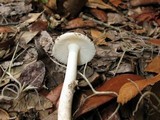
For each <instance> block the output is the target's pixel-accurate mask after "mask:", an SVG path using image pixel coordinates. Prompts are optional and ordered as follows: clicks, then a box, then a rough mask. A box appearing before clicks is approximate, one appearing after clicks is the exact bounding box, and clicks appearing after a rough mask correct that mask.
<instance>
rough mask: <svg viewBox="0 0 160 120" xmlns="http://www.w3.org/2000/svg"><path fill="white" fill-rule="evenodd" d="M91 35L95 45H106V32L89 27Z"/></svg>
mask: <svg viewBox="0 0 160 120" xmlns="http://www.w3.org/2000/svg"><path fill="white" fill-rule="evenodd" d="M91 36H92V38H93V41H94V43H95V44H96V45H107V42H106V41H105V39H106V38H107V35H106V33H103V32H101V31H98V30H96V29H91Z"/></svg>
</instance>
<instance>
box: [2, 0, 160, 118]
mask: <svg viewBox="0 0 160 120" xmlns="http://www.w3.org/2000/svg"><path fill="white" fill-rule="evenodd" d="M66 32H78V33H82V34H84V35H86V36H87V37H89V38H90V39H91V41H92V42H93V43H94V45H95V48H96V54H95V56H94V58H93V59H92V60H91V61H90V62H88V63H87V64H86V65H81V66H78V68H77V69H78V73H81V74H77V80H78V85H77V87H76V88H75V93H74V97H73V103H72V104H73V105H72V117H73V119H74V120H108V119H110V120H160V82H159V81H160V0H83V1H82V0H0V120H8V119H13V120H57V114H58V112H57V108H58V104H59V97H60V95H61V89H62V86H63V85H62V84H63V81H64V77H65V71H66V67H65V66H66V65H64V64H63V63H60V62H59V61H58V60H56V59H55V58H54V54H53V53H52V49H53V46H54V44H55V41H56V38H57V37H58V36H60V35H62V34H64V33H66ZM84 54H86V53H84ZM86 79H87V80H88V81H89V84H88V83H87V82H86ZM66 112H67V111H66Z"/></svg>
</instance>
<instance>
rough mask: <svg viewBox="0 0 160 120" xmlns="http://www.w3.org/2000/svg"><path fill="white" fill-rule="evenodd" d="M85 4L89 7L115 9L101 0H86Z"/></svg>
mask: <svg viewBox="0 0 160 120" xmlns="http://www.w3.org/2000/svg"><path fill="white" fill-rule="evenodd" d="M86 6H87V7H90V8H100V9H109V10H113V11H116V9H115V8H113V7H112V6H110V5H109V4H106V3H105V2H103V1H102V0H88V2H87V3H86Z"/></svg>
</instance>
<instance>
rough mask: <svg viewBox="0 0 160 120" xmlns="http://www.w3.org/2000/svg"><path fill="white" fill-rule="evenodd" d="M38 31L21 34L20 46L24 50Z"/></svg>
mask: <svg viewBox="0 0 160 120" xmlns="http://www.w3.org/2000/svg"><path fill="white" fill-rule="evenodd" d="M38 32H39V31H25V32H22V36H21V38H20V43H19V44H20V46H21V47H22V48H24V49H26V48H27V47H28V45H27V44H28V43H29V42H30V41H31V40H32V39H33V38H34V37H35V36H36V35H37V34H38Z"/></svg>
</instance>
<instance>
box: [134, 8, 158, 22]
mask: <svg viewBox="0 0 160 120" xmlns="http://www.w3.org/2000/svg"><path fill="white" fill-rule="evenodd" d="M156 16H158V13H157V12H155V11H152V10H151V11H148V12H145V11H144V12H143V13H141V14H139V15H137V16H135V20H136V21H138V22H144V21H146V22H148V21H151V20H154V19H155V18H156Z"/></svg>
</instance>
